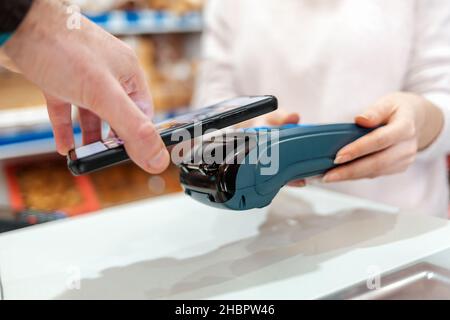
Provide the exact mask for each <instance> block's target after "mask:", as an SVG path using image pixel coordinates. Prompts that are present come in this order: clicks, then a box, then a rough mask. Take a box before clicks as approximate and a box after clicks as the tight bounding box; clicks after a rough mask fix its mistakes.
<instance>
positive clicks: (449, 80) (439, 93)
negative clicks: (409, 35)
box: [404, 0, 450, 161]
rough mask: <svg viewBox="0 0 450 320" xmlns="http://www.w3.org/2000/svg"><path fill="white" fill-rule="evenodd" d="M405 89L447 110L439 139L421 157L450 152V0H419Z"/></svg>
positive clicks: (426, 159)
mask: <svg viewBox="0 0 450 320" xmlns="http://www.w3.org/2000/svg"><path fill="white" fill-rule="evenodd" d="M404 90H405V91H409V92H414V93H417V94H420V95H422V96H423V97H425V98H426V99H428V100H429V101H431V102H432V103H433V104H435V105H436V106H437V107H438V108H440V109H441V110H442V112H443V114H444V127H443V130H442V131H441V133H440V135H439V136H438V137H437V139H436V140H435V141H434V142H433V143H432V144H431V145H430V146H429V147H428V148H427V149H425V150H423V151H422V152H420V153H419V155H418V161H428V160H429V159H433V158H436V157H441V156H444V155H445V154H450V1H446V0H416V30H415V41H414V47H413V49H412V52H411V60H410V65H409V72H408V74H407V77H406V82H405V88H404Z"/></svg>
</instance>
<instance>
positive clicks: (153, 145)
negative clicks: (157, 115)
mask: <svg viewBox="0 0 450 320" xmlns="http://www.w3.org/2000/svg"><path fill="white" fill-rule="evenodd" d="M97 90H98V92H99V96H97V98H96V99H95V102H96V103H95V104H94V105H93V106H90V109H91V110H92V111H94V112H95V113H96V114H97V115H98V116H100V117H101V118H102V119H104V120H106V121H107V122H108V123H109V124H110V126H111V127H112V128H113V130H114V132H116V133H117V135H118V136H119V138H120V139H121V140H123V141H124V143H125V148H126V150H127V153H128V155H129V156H130V158H131V159H132V160H133V161H134V162H135V163H136V164H137V165H139V166H140V167H141V168H142V169H144V170H145V171H147V172H150V173H160V172H162V171H164V169H166V168H167V166H168V165H169V161H170V157H169V153H168V151H167V149H166V147H165V145H164V143H163V141H162V139H161V137H160V135H159V132H158V131H157V130H156V128H155V126H154V125H153V123H152V122H151V120H150V119H149V118H148V117H147V116H146V115H145V114H144V112H143V111H142V110H140V109H139V108H138V107H137V106H136V104H135V103H134V102H133V101H132V99H131V98H130V97H129V96H128V95H127V93H126V92H125V90H124V89H123V88H122V86H121V85H120V83H119V82H118V81H117V80H115V79H114V78H111V79H108V80H107V81H105V82H104V83H103V84H102V85H101V88H97Z"/></svg>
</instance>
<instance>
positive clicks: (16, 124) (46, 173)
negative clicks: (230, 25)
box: [0, 0, 205, 224]
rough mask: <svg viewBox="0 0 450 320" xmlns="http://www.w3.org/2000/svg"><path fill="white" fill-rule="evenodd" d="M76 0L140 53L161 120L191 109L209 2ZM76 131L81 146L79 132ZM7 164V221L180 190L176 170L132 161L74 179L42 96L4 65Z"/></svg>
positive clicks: (1, 91)
mask: <svg viewBox="0 0 450 320" xmlns="http://www.w3.org/2000/svg"><path fill="white" fill-rule="evenodd" d="M71 2H72V3H74V4H76V5H77V6H79V8H80V9H81V11H82V13H83V14H85V15H86V16H88V17H89V18H90V19H91V20H92V21H94V22H95V23H97V24H98V25H100V26H101V27H103V28H105V29H106V30H108V31H109V32H111V33H113V34H114V35H116V36H117V37H119V38H120V39H122V40H123V41H125V42H127V43H128V44H129V45H130V46H131V47H133V48H134V49H135V50H136V52H137V55H138V57H139V59H140V62H141V65H142V66H143V68H144V70H145V72H146V75H147V78H148V83H149V86H150V87H151V92H152V95H153V99H154V105H155V110H156V118H157V119H164V118H167V117H170V116H171V115H173V113H174V112H176V111H179V110H180V109H182V108H186V107H188V106H189V104H190V100H191V97H192V93H193V89H194V82H195V76H196V70H197V66H198V63H199V57H200V38H201V31H202V10H203V7H204V2H205V0H137V1H123V0H96V1H90V0H72V1H71ZM68 81H69V83H68V85H70V79H69V80H68ZM74 118H76V114H75V115H74ZM74 131H75V133H76V136H77V138H78V143H79V141H80V135H79V132H80V130H79V128H78V127H75V128H74ZM0 166H1V168H0V170H1V173H0V221H1V220H8V219H10V218H11V217H13V218H14V219H15V220H18V221H21V222H23V223H26V224H35V223H41V222H46V221H51V220H54V219H61V218H66V217H70V216H76V215H80V214H85V213H88V212H92V211H96V210H99V209H102V208H106V207H111V206H115V205H120V204H124V203H127V202H131V201H136V200H140V199H145V198H149V197H156V196H161V195H164V194H168V193H174V192H180V191H181V187H180V185H179V182H178V171H177V169H176V168H174V167H170V168H169V169H168V170H167V171H166V172H164V173H163V174H161V175H158V176H152V175H149V174H147V173H145V172H144V171H142V170H141V169H139V168H138V167H137V166H135V165H134V164H132V163H126V164H123V165H119V166H116V167H113V168H110V169H106V170H104V171H101V172H98V173H94V174H91V175H89V176H85V177H73V176H72V175H71V174H70V173H69V171H68V170H67V166H66V160H65V158H64V157H61V156H59V155H57V154H56V153H55V146H54V141H53V135H52V132H51V127H50V124H49V121H48V116H47V112H46V109H45V100H44V97H43V95H42V93H41V92H40V90H39V89H38V88H36V87H35V86H34V85H33V84H32V83H30V82H29V81H27V80H26V79H24V78H23V77H22V76H21V75H19V74H16V73H12V72H9V71H7V70H5V69H1V68H0Z"/></svg>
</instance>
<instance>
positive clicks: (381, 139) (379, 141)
mask: <svg viewBox="0 0 450 320" xmlns="http://www.w3.org/2000/svg"><path fill="white" fill-rule="evenodd" d="M388 141H389V138H388V137H387V136H386V135H383V134H380V135H378V136H377V137H375V145H376V146H377V147H378V148H380V149H381V148H384V147H385V146H386V145H387V143H388Z"/></svg>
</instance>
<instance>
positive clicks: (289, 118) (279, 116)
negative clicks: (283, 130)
mask: <svg viewBox="0 0 450 320" xmlns="http://www.w3.org/2000/svg"><path fill="white" fill-rule="evenodd" d="M266 121H267V123H268V124H269V125H271V126H282V125H285V124H297V123H298V122H299V121H300V116H299V115H298V114H297V113H294V112H291V113H289V112H286V111H283V110H278V111H275V112H273V113H269V114H268V115H267V116H266Z"/></svg>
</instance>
